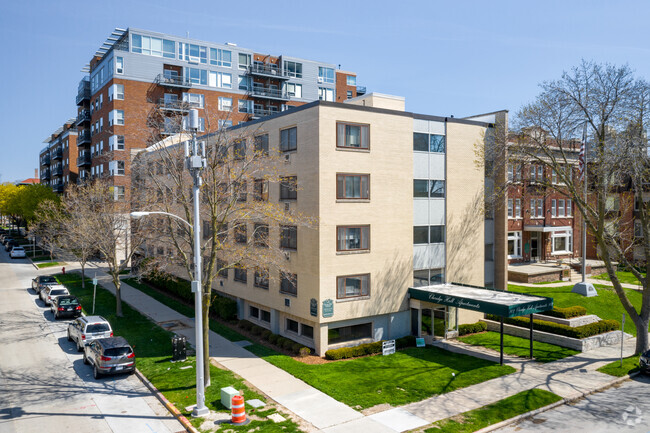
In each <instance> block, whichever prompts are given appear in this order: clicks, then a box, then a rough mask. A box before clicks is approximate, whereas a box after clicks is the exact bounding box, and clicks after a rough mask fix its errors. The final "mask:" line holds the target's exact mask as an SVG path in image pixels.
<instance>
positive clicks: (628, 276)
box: [592, 271, 645, 286]
mask: <svg viewBox="0 0 650 433" xmlns="http://www.w3.org/2000/svg"><path fill="white" fill-rule="evenodd" d="M616 276H618V280H619V281H620V282H621V283H624V284H636V285H639V286H640V285H641V282H640V281H639V280H638V279H637V278H636V277H635V276H634V274H633V273H632V272H630V271H618V272H617V273H616ZM643 276H645V274H643ZM592 278H595V279H597V280H604V281H611V279H610V278H609V274H608V273H607V272H605V273H603V274H600V275H596V276H594V277H592Z"/></svg>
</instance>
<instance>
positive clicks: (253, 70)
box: [248, 63, 289, 80]
mask: <svg viewBox="0 0 650 433" xmlns="http://www.w3.org/2000/svg"><path fill="white" fill-rule="evenodd" d="M248 73H249V74H250V75H254V76H260V77H269V78H276V79H278V80H288V79H289V75H288V74H287V72H286V71H283V70H282V69H281V68H280V67H279V66H278V65H274V64H268V63H267V64H262V65H261V64H259V63H255V64H252V65H250V66H249V67H248Z"/></svg>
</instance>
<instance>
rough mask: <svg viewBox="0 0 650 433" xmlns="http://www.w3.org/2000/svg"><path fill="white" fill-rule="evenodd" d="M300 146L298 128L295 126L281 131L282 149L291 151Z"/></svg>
mask: <svg viewBox="0 0 650 433" xmlns="http://www.w3.org/2000/svg"><path fill="white" fill-rule="evenodd" d="M297 148H298V128H296V127H293V128H289V129H283V130H282V131H280V150H281V151H282V152H289V151H292V150H296V149H297Z"/></svg>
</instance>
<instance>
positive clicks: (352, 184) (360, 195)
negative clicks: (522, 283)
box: [336, 174, 370, 199]
mask: <svg viewBox="0 0 650 433" xmlns="http://www.w3.org/2000/svg"><path fill="white" fill-rule="evenodd" d="M369 184H370V183H369V176H368V175H367V174H337V175H336V198H338V199H368V198H370V188H369Z"/></svg>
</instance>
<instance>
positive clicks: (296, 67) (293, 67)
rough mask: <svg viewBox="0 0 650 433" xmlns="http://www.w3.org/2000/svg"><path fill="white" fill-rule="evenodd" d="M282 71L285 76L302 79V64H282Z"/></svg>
mask: <svg viewBox="0 0 650 433" xmlns="http://www.w3.org/2000/svg"><path fill="white" fill-rule="evenodd" d="M284 69H285V71H286V72H287V75H288V76H290V77H295V78H302V63H296V62H288V61H285V62H284Z"/></svg>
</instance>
